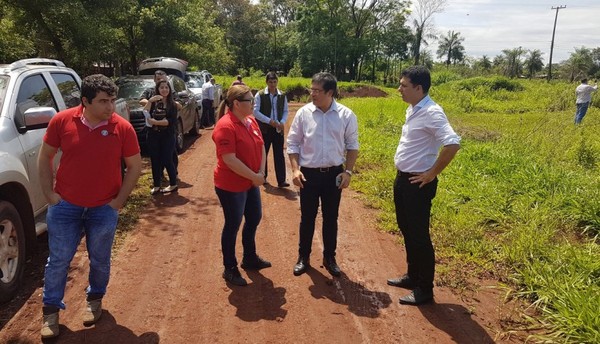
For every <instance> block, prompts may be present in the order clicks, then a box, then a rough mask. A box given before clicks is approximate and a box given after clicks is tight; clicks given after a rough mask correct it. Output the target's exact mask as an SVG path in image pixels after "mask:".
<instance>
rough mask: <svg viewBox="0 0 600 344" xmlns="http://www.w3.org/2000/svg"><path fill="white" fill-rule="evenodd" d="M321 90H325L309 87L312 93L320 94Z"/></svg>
mask: <svg viewBox="0 0 600 344" xmlns="http://www.w3.org/2000/svg"><path fill="white" fill-rule="evenodd" d="M323 92H325V90H324V89H321V88H311V89H310V93H314V94H321V93H323Z"/></svg>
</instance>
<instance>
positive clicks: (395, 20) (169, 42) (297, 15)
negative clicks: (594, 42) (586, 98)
mask: <svg viewBox="0 0 600 344" xmlns="http://www.w3.org/2000/svg"><path fill="white" fill-rule="evenodd" d="M412 2H413V3H414V6H413V7H414V12H413V13H411V12H410V10H409V1H408V0H402V1H397V0H335V1H331V0H308V1H301V0H276V1H270V0H269V1H267V0H260V1H255V0H252V1H251V0H188V1H175V0H123V1H121V0H106V1H101V2H95V1H89V0H56V1H42V0H0V63H9V62H12V61H15V60H18V59H21V58H27V57H36V56H41V57H50V58H57V59H60V60H62V61H64V62H65V63H66V64H67V65H69V66H72V67H73V68H75V69H76V70H77V71H78V72H80V73H81V74H83V75H85V74H89V73H91V72H103V73H105V74H108V75H120V74H127V73H134V74H135V73H136V68H137V66H138V63H139V62H140V61H141V60H142V59H144V58H147V57H155V56H173V57H179V58H183V59H185V60H187V61H189V63H190V68H191V69H208V70H210V71H212V72H213V73H225V74H232V75H235V74H242V75H244V76H250V75H253V74H254V73H255V72H256V71H258V72H260V73H264V72H266V71H268V70H276V71H279V72H282V74H284V75H290V76H305V77H306V76H311V75H312V74H314V73H315V72H318V71H330V72H332V73H333V74H335V75H336V76H337V77H338V79H340V80H347V81H350V80H352V81H363V80H369V81H372V82H376V83H383V84H386V85H394V84H397V83H398V74H399V72H400V70H401V68H402V67H404V66H406V65H407V64H412V63H415V61H418V62H419V63H421V64H424V65H427V66H429V67H434V68H435V69H441V68H449V69H451V70H454V71H455V72H456V73H459V74H460V75H462V76H469V75H485V74H490V73H494V74H500V75H504V76H507V77H511V78H514V77H522V76H524V77H530V78H533V77H541V76H543V75H544V73H545V72H544V68H545V67H546V66H544V65H543V61H542V59H541V55H542V52H540V51H539V50H533V51H530V50H528V49H526V47H518V48H512V49H504V50H502V52H501V53H500V54H499V55H498V56H496V57H494V58H493V60H492V59H490V58H489V57H487V56H484V57H482V58H481V59H472V58H469V57H468V56H466V55H465V51H464V47H463V45H462V42H463V39H468V37H463V36H462V35H461V34H460V32H456V31H450V32H448V34H447V35H445V36H443V35H442V36H438V35H436V30H435V28H434V27H433V22H432V16H433V15H434V14H436V13H440V12H443V10H444V6H445V3H446V1H445V0H414V1H412ZM434 40H437V41H438V42H439V43H440V44H439V47H440V48H439V50H438V51H437V56H438V57H440V58H441V59H442V61H444V64H440V65H439V66H434V61H433V58H434V57H433V53H432V52H431V51H429V50H427V46H428V43H431V42H433V41H434ZM450 64H452V65H451V66H450ZM438 67H439V68H438ZM553 71H554V73H553V75H555V76H556V77H557V78H562V79H566V80H569V81H573V80H578V79H580V78H581V77H583V76H594V75H595V76H596V77H598V76H600V48H595V49H590V48H586V47H580V48H577V49H575V51H574V52H573V53H572V55H571V57H570V58H569V60H567V61H564V62H563V63H561V64H560V65H556V66H553Z"/></svg>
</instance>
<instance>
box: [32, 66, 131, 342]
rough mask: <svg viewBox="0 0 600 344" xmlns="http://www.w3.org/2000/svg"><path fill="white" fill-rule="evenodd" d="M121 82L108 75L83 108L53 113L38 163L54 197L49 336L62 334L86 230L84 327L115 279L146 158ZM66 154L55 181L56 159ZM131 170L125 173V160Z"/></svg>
mask: <svg viewBox="0 0 600 344" xmlns="http://www.w3.org/2000/svg"><path fill="white" fill-rule="evenodd" d="M116 94H117V86H116V85H115V84H114V82H113V81H112V80H111V79H109V78H107V77H106V76H104V75H101V74H96V75H90V76H88V77H86V78H85V79H83V81H82V85H81V101H82V105H80V106H77V107H74V108H70V109H67V110H65V111H61V112H59V113H58V114H56V116H54V117H53V118H52V120H51V121H50V123H49V124H48V130H47V131H46V135H45V136H44V142H43V144H42V148H41V151H40V156H39V160H38V164H39V174H40V184H41V187H42V190H43V192H44V195H45V196H46V199H47V200H48V203H49V207H48V214H47V216H46V220H47V223H48V246H49V251H50V252H49V257H48V263H47V264H46V271H45V275H44V292H43V302H44V306H43V314H44V317H43V323H42V329H41V336H42V338H51V337H56V336H58V334H59V325H58V311H59V309H65V304H64V301H63V297H64V293H65V286H66V282H67V272H68V270H69V265H70V263H71V260H72V259H73V256H74V255H75V252H76V251H77V246H79V242H80V241H81V238H82V236H83V234H84V233H85V237H86V245H87V250H88V255H89V259H90V272H89V286H88V288H87V291H86V292H87V307H86V309H85V311H84V314H83V324H84V325H86V326H91V325H93V324H94V323H96V321H98V319H99V318H100V316H101V315H102V297H103V296H104V294H105V293H106V286H107V285H108V280H109V276H110V256H111V250H112V243H113V239H114V236H115V230H116V227H117V219H118V209H119V208H121V207H122V206H123V204H124V203H125V201H126V200H127V197H128V196H129V194H130V193H131V191H132V190H133V188H134V187H135V185H136V183H137V180H138V178H139V176H140V174H141V170H142V161H141V157H140V148H139V146H138V142H137V137H136V135H135V131H134V129H133V127H132V126H131V124H130V123H129V122H128V121H126V120H125V119H123V118H122V117H120V116H119V115H117V114H116V113H115V100H116ZM59 149H60V150H61V152H62V155H61V158H60V163H59V166H58V170H57V171H56V183H55V181H54V174H53V160H54V156H55V155H56V153H57V152H58V150H59ZM122 160H124V161H125V165H126V166H127V173H125V177H124V178H122V177H121V161H122Z"/></svg>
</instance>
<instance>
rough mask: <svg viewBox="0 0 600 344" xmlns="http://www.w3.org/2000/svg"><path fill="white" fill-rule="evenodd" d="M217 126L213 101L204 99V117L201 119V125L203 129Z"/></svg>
mask: <svg viewBox="0 0 600 344" xmlns="http://www.w3.org/2000/svg"><path fill="white" fill-rule="evenodd" d="M214 124H215V108H213V101H212V100H210V99H202V117H201V118H200V125H201V126H202V127H205V128H206V127H210V126H213V125H214Z"/></svg>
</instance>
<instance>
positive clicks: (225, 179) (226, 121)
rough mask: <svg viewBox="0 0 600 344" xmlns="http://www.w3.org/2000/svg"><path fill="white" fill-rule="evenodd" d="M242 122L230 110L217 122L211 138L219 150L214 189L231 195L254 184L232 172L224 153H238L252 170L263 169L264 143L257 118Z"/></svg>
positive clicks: (250, 117) (251, 117) (241, 159)
mask: <svg viewBox="0 0 600 344" xmlns="http://www.w3.org/2000/svg"><path fill="white" fill-rule="evenodd" d="M246 121H247V123H246V124H245V123H242V122H241V121H240V120H239V119H238V118H237V117H235V115H234V114H232V113H231V112H230V111H228V112H227V113H226V114H225V115H224V116H223V117H221V118H220V119H219V121H217V124H216V126H215V129H214V131H213V135H212V139H213V141H214V142H215V145H216V148H217V167H216V168H215V174H214V175H215V186H216V187H218V188H219V189H222V190H225V191H230V192H242V191H246V190H248V189H250V188H251V187H252V181H251V180H250V179H246V178H244V177H242V176H240V175H239V174H237V173H235V172H233V171H232V170H231V169H230V168H229V167H228V166H227V165H226V164H225V162H223V154H228V153H235V156H236V157H237V158H238V159H240V161H242V162H243V163H244V165H246V166H248V167H249V168H250V169H251V170H252V171H254V172H258V171H259V170H260V163H261V161H262V150H263V146H264V141H263V138H262V134H261V133H260V129H259V128H258V124H257V123H256V119H254V117H253V116H248V117H247V118H246Z"/></svg>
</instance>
